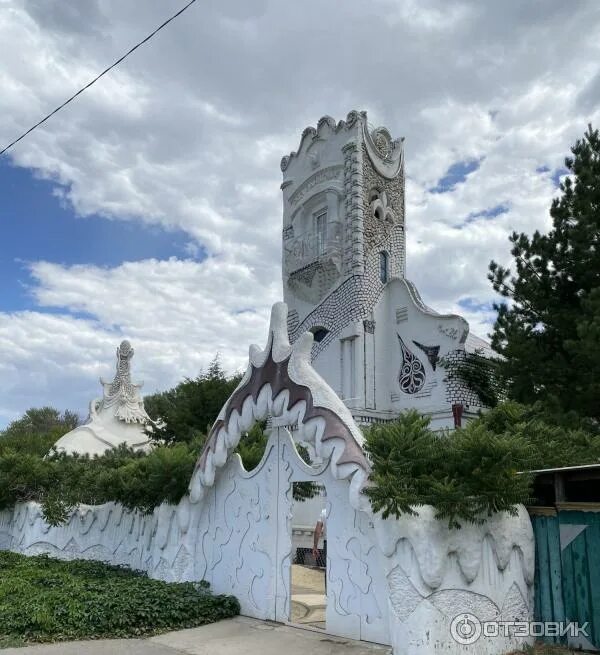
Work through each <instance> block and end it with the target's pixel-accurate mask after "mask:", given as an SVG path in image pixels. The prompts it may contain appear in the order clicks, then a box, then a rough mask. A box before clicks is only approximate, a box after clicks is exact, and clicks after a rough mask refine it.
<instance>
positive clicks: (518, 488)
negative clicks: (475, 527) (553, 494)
mask: <svg viewBox="0 0 600 655" xmlns="http://www.w3.org/2000/svg"><path fill="white" fill-rule="evenodd" d="M428 426H429V421H428V419H426V418H423V417H421V416H420V415H419V414H418V413H417V412H414V411H411V412H407V413H406V414H404V415H403V416H401V417H400V419H399V420H398V421H395V422H393V423H388V424H382V425H375V426H373V427H372V428H371V429H370V430H369V431H368V432H367V433H366V443H365V448H366V451H367V453H368V455H369V458H370V459H371V462H372V465H373V470H372V473H371V477H370V480H371V486H370V487H369V488H368V489H367V490H366V494H367V496H368V497H369V498H370V500H371V503H372V506H373V508H374V509H375V510H376V511H379V510H381V511H382V512H383V514H384V516H389V515H394V516H400V515H401V514H410V513H412V512H413V511H414V510H413V508H415V507H418V506H420V505H432V506H433V507H434V508H435V509H436V511H437V517H438V518H440V519H445V520H447V521H448V522H449V524H450V525H451V526H452V527H458V526H459V525H460V522H461V521H467V522H478V521H480V520H481V518H482V516H486V515H491V514H492V513H494V512H499V511H514V508H515V506H516V505H517V504H519V503H527V502H532V501H531V499H530V496H531V487H532V482H533V480H532V476H531V475H529V474H527V473H526V472H527V471H530V470H535V469H542V468H551V467H554V466H573V465H577V464H590V463H593V462H600V434H598V430H597V428H595V427H594V424H593V423H592V422H589V421H587V420H585V419H578V418H577V417H576V416H574V415H573V416H565V415H564V414H560V413H557V414H553V413H552V410H551V408H548V407H545V406H542V405H540V404H538V405H535V406H531V407H527V406H524V405H519V404H518V403H514V402H507V403H503V404H500V405H498V406H497V407H496V408H495V409H493V410H491V411H489V412H487V413H486V414H484V415H482V416H481V417H480V418H479V419H477V420H474V421H471V422H470V423H469V424H468V425H467V426H466V427H464V428H462V429H459V430H455V431H453V432H450V433H435V432H432V431H431V430H429V427H428Z"/></svg>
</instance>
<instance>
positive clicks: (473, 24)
mask: <svg viewBox="0 0 600 655" xmlns="http://www.w3.org/2000/svg"><path fill="white" fill-rule="evenodd" d="M83 7H84V5H81V6H80V5H79V4H78V3H75V4H73V3H71V4H68V3H67V4H65V3H64V2H61V1H60V0H28V1H27V2H25V0H0V9H1V10H2V11H0V42H1V43H2V44H3V48H2V51H1V52H0V84H1V86H2V94H1V95H0V111H1V112H2V115H3V121H2V122H1V123H0V141H1V142H2V143H7V142H8V141H10V140H12V138H14V137H15V136H16V135H17V134H18V133H19V132H21V131H22V130H24V129H26V128H27V127H29V126H30V125H31V124H32V123H33V122H35V121H36V120H38V119H39V117H40V116H41V115H43V114H44V113H45V112H46V111H48V110H49V109H51V108H53V107H54V106H56V105H57V104H59V103H60V102H61V101H62V100H64V98H65V97H66V96H68V95H69V94H70V93H72V92H73V91H74V90H76V89H77V88H79V86H81V85H82V84H83V83H85V82H87V81H88V80H89V79H90V78H91V77H93V76H94V74H96V73H97V72H98V71H99V70H102V69H103V68H104V67H105V66H106V65H107V64H109V63H110V62H111V61H112V60H114V59H115V58H116V56H118V55H120V54H121V53H122V52H123V51H125V50H126V49H127V48H129V47H130V46H131V45H133V44H134V43H135V42H136V41H138V40H139V39H140V38H142V37H143V36H145V35H146V34H147V33H148V32H149V31H150V30H151V29H152V28H153V27H155V26H156V25H157V24H158V23H160V22H161V21H162V20H163V19H164V18H165V17H166V16H167V14H168V13H169V12H170V11H172V9H173V7H172V6H171V5H169V6H168V7H167V5H166V4H165V3H164V2H161V1H159V0H148V1H147V2H145V3H143V7H142V5H140V4H139V3H124V2H117V0H89V2H86V3H85V9H84V8H83ZM573 44H576V47H573ZM599 44H600V9H599V7H598V4H597V3H596V2H594V0H588V1H587V2H586V1H583V0H582V1H581V2H579V3H577V5H576V6H575V7H573V6H572V5H570V4H568V3H567V4H565V3H564V2H559V1H558V0H549V1H547V2H545V3H544V4H543V7H541V5H539V4H538V3H522V2H520V1H519V0H509V1H507V2H503V3H496V4H493V3H480V2H475V1H474V0H473V1H471V0H464V1H458V0H457V1H455V2H447V1H446V0H427V1H425V0H424V1H421V2H413V1H412V0H411V1H407V2H397V1H395V0H394V1H392V0H380V1H378V2H373V3H370V4H369V3H367V4H365V3H364V2H359V1H358V0H349V1H348V2H345V3H343V5H341V4H339V3H323V2H317V0H309V2H304V3H297V2H291V1H289V2H272V3H268V2H266V0H261V1H260V2H252V3H248V2H243V1H242V0H206V1H205V2H202V3H197V4H196V5H194V6H193V7H192V8H191V9H190V10H189V11H187V12H186V13H185V14H184V15H183V16H182V17H181V18H180V19H178V20H177V21H176V22H174V23H173V24H171V25H170V26H169V27H168V28H167V29H166V30H164V31H163V32H161V33H160V34H159V35H157V37H156V38H155V39H154V40H153V41H151V42H150V43H149V44H147V45H146V46H144V47H143V48H141V49H140V50H138V51H137V52H136V53H134V55H132V56H131V57H130V58H129V59H128V60H127V61H126V62H125V63H124V64H123V65H122V66H120V67H119V68H118V69H117V70H116V71H113V72H112V73H111V74H110V75H108V76H106V77H105V78H103V79H102V80H101V81H100V82H99V83H98V84H96V85H95V86H94V87H93V88H92V89H90V90H89V91H87V92H86V93H85V94H84V95H83V96H81V97H80V98H79V99H78V100H77V101H76V102H74V103H73V104H72V105H70V106H69V107H67V108H66V109H65V110H64V111H63V112H61V113H59V114H58V115H56V116H55V117H53V118H52V119H51V120H50V121H49V122H48V123H47V124H46V125H45V126H44V127H43V128H41V129H39V130H37V131H36V132H34V133H33V134H31V135H30V136H29V137H28V138H27V139H25V140H24V141H23V142H21V143H20V144H19V145H18V146H17V147H16V148H15V149H14V150H13V151H12V153H11V157H12V160H13V162H14V163H15V164H16V165H19V166H27V167H30V168H33V169H35V170H36V171H37V172H38V174H40V175H42V176H44V177H47V178H48V179H52V180H54V181H56V182H57V184H59V185H60V186H58V187H57V193H58V194H60V195H61V196H62V198H63V200H64V201H65V202H67V203H70V204H71V205H72V207H73V208H74V210H75V211H76V212H77V213H78V214H79V215H81V216H82V217H88V218H83V219H82V220H102V219H99V218H98V217H97V216H98V215H99V216H103V217H105V218H107V219H110V220H136V221H141V222H142V223H146V224H148V225H160V226H163V227H165V228H179V229H182V230H184V231H185V232H186V233H187V234H188V235H189V240H190V243H189V245H188V252H189V253H190V254H191V255H195V254H196V253H198V252H199V251H200V250H202V251H205V252H207V253H208V255H209V257H208V259H206V260H204V261H202V262H193V261H177V260H169V261H166V262H156V261H144V262H135V263H127V262H125V263H123V264H122V265H121V266H118V267H116V268H113V269H101V268H97V267H94V266H82V267H71V268H65V267H62V266H59V265H56V264H52V263H49V262H38V263H34V264H33V265H32V274H33V286H32V293H33V296H34V298H35V299H36V301H37V302H39V303H40V305H41V306H43V307H46V308H52V311H53V312H54V313H53V314H51V315H47V314H44V313H43V312H41V311H40V312H30V313H26V314H24V313H22V314H16V315H9V314H0V326H1V327H0V330H1V332H0V334H1V335H2V337H1V340H0V362H1V364H0V366H1V367H3V369H2V370H5V371H7V375H5V376H3V382H0V398H1V400H0V421H1V420H2V415H4V416H5V417H6V416H9V415H13V414H15V413H16V412H18V411H22V410H23V409H25V408H26V407H27V406H28V405H31V404H40V403H41V402H42V401H43V399H46V398H47V399H49V400H48V401H50V400H52V401H53V402H56V404H58V405H60V406H68V405H71V406H73V405H74V404H75V405H77V407H78V408H81V402H82V399H83V398H84V397H85V398H86V399H87V397H88V395H89V392H90V390H92V391H93V390H94V389H95V382H94V379H95V377H96V376H97V372H98V371H97V370H96V367H97V366H98V364H97V363H96V362H105V361H106V360H107V356H108V361H107V363H106V364H102V366H107V367H110V364H111V361H110V360H111V358H112V352H113V350H114V347H115V346H116V343H117V342H118V339H119V338H121V335H124V336H125V335H126V336H130V337H131V338H132V341H133V342H134V345H135V346H137V349H138V353H139V355H138V358H137V362H136V364H137V366H138V368H139V369H140V372H141V373H143V375H144V377H146V378H147V380H148V385H149V387H152V385H156V386H159V385H163V386H168V385H169V384H172V383H174V382H175V381H177V379H179V378H181V377H182V376H183V375H193V374H195V373H196V372H197V371H198V369H199V368H200V367H201V366H206V364H207V362H208V361H209V360H210V358H211V357H212V356H213V354H214V353H215V351H216V350H220V351H221V352H222V354H223V358H224V363H225V364H226V365H227V366H228V367H229V368H235V367H236V366H238V365H239V363H241V361H243V358H244V353H245V350H246V347H247V345H248V344H249V343H250V342H251V341H257V340H258V341H259V342H262V340H263V338H264V332H265V328H266V323H265V319H266V315H267V307H268V305H269V304H270V303H271V302H272V301H273V300H276V299H277V298H278V297H279V295H280V279H279V275H280V271H279V266H280V257H281V250H280V229H281V224H280V221H281V205H280V202H281V201H280V195H279V194H280V192H279V183H280V174H279V159H280V157H281V156H282V155H283V154H286V152H289V151H290V150H292V149H295V148H296V147H297V144H298V141H299V137H300V133H301V131H302V129H303V128H304V126H305V125H306V124H316V121H317V119H318V118H319V117H320V116H321V115H323V114H331V115H333V116H334V117H336V118H342V117H344V116H345V115H346V113H347V112H348V110H350V109H354V108H356V109H368V110H369V114H370V118H371V120H372V121H374V122H377V123H384V124H386V125H387V126H388V127H389V128H390V129H391V130H392V132H393V133H394V134H397V135H399V134H402V135H404V136H406V161H407V173H408V175H409V178H410V179H409V182H408V184H407V196H408V197H407V234H408V240H409V241H408V244H409V252H408V273H409V276H410V277H411V278H412V279H413V280H414V281H415V282H416V283H417V285H418V286H419V288H420V289H421V292H422V294H423V296H424V299H425V301H426V302H427V303H428V304H430V305H432V306H433V307H436V308H438V309H440V310H443V311H447V310H455V311H456V310H459V307H458V304H457V303H458V301H459V300H460V299H465V298H471V299H473V302H475V303H480V304H485V303H488V302H489V301H490V300H491V299H492V298H493V294H492V292H491V288H490V286H489V284H488V282H487V280H486V271H487V264H488V262H489V260H490V259H492V258H495V259H498V260H499V261H501V262H503V263H506V262H508V260H509V245H508V241H507V236H508V234H509V233H510V232H511V231H512V230H513V229H516V230H525V231H528V232H530V231H532V230H534V229H536V228H540V229H546V228H547V227H548V214H547V210H548V207H549V203H550V200H551V197H552V195H553V193H555V190H554V188H553V185H552V181H551V173H538V172H536V168H539V167H541V166H548V167H550V168H551V169H552V170H554V169H557V168H559V167H560V166H561V165H562V160H563V158H564V156H565V155H566V154H568V148H569V146H570V145H571V144H572V143H573V142H574V140H575V139H576V138H578V137H579V136H580V135H581V134H582V132H583V131H584V129H585V126H586V125H587V123H588V122H589V121H590V120H592V121H594V122H595V123H598V122H599V119H600V111H599V109H598V108H599V107H600V102H598V101H599V100H600V96H599V92H600V85H599V84H598V79H600V72H599V69H600V66H599V64H598V62H599V61H600V59H599V57H598V54H599V50H600V45H599ZM474 158H476V159H480V160H481V165H480V168H479V169H478V170H477V171H475V172H473V173H471V174H470V175H469V176H468V178H467V180H466V181H465V182H464V183H463V184H458V185H457V186H456V187H455V188H454V190H452V191H450V192H448V193H444V194H433V193H431V192H430V191H429V189H431V188H432V187H433V186H435V184H436V183H437V181H438V180H439V179H440V178H441V177H443V175H444V174H445V172H446V171H447V169H448V168H449V167H450V166H451V165H452V164H453V163H456V162H458V161H464V160H470V159H474ZM498 205H506V206H507V207H508V209H509V211H508V212H506V213H502V214H500V215H498V216H497V217H495V218H493V219H487V220H486V219H485V218H483V217H481V218H479V219H477V220H475V221H474V222H472V223H471V224H470V225H469V226H468V227H467V228H465V229H462V230H459V229H457V228H456V227H455V226H457V225H461V224H463V223H464V222H465V220H466V218H467V216H469V215H470V214H473V213H476V212H481V211H485V210H489V209H490V208H492V207H497V206H498ZM24 218H25V217H24ZM244 309H252V310H254V313H252V312H245V313H242V314H237V313H236V312H239V311H240V310H244ZM0 310H1V305H0ZM56 312H61V313H56ZM78 313H84V315H85V316H87V317H88V318H82V317H81V316H79V314H78ZM463 313H465V312H464V311H463ZM466 317H467V318H468V319H469V320H471V321H472V323H473V325H474V328H475V331H477V330H479V331H480V332H483V333H485V332H486V331H487V330H488V328H487V327H486V325H485V320H487V319H489V315H488V314H486V313H485V312H484V313H482V312H477V311H473V312H471V313H466ZM107 353H108V355H107ZM28 385H29V386H28ZM28 389H29V390H28ZM44 402H45V401H44Z"/></svg>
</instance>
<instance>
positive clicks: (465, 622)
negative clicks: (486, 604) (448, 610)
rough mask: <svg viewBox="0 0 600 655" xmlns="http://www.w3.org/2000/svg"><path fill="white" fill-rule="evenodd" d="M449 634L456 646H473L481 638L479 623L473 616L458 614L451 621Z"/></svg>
mask: <svg viewBox="0 0 600 655" xmlns="http://www.w3.org/2000/svg"><path fill="white" fill-rule="evenodd" d="M450 633H451V634H452V638H453V639H454V641H456V642H457V643H458V644H462V645H463V646H468V645H470V644H474V643H475V642H476V641H477V640H478V639H479V637H481V621H480V620H479V619H478V618H477V617H476V616H473V614H459V615H458V616H455V617H454V618H453V619H452V623H451V624H450Z"/></svg>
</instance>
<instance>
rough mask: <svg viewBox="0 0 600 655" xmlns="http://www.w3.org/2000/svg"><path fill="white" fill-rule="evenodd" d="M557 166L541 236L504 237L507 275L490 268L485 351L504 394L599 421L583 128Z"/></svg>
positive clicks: (597, 157) (594, 235) (592, 169)
mask: <svg viewBox="0 0 600 655" xmlns="http://www.w3.org/2000/svg"><path fill="white" fill-rule="evenodd" d="M571 152H572V156H571V157H568V158H567V159H566V160H565V166H566V167H567V169H568V172H569V173H570V175H568V176H567V177H566V179H565V181H564V182H563V183H561V185H560V190H561V192H562V195H561V196H560V197H558V198H555V199H554V201H553V202H552V206H551V209H550V215H551V217H552V225H553V226H552V229H551V230H550V232H548V234H541V233H540V232H537V231H536V232H535V233H534V234H533V236H532V237H529V236H527V235H526V234H523V233H521V234H517V233H516V232H515V233H513V234H512V236H511V237H510V242H511V243H512V250H511V253H512V256H513V257H514V266H515V270H514V272H511V270H510V269H508V268H505V267H503V266H500V265H498V264H497V263H496V262H491V263H490V273H489V276H488V277H489V279H490V281H491V282H492V285H493V287H494V289H495V290H496V291H497V292H499V293H500V294H501V295H502V296H504V297H505V298H507V299H509V301H510V303H508V302H506V301H505V302H502V303H499V304H497V305H496V306H495V308H496V310H497V312H498V316H497V319H496V323H495V326H494V332H493V337H492V346H493V347H494V348H495V350H496V351H497V352H499V353H500V354H502V355H503V356H504V357H505V358H506V359H505V362H504V364H503V367H504V372H505V375H506V377H507V379H508V380H509V395H510V397H512V398H513V399H515V400H518V401H520V402H523V403H529V404H532V403H534V402H536V401H537V400H544V401H551V402H554V403H558V405H559V406H560V407H561V408H562V409H563V410H565V411H569V410H575V411H577V412H578V413H580V414H582V415H583V416H588V417H592V418H594V419H596V420H598V419H600V402H599V400H598V399H599V398H600V355H599V354H598V350H599V349H598V343H599V342H598V337H599V335H600V136H599V133H598V130H593V129H592V127H591V126H589V128H588V130H587V132H586V133H585V134H584V137H583V138H582V139H580V140H578V141H577V142H576V144H575V145H574V146H573V148H572V149H571Z"/></svg>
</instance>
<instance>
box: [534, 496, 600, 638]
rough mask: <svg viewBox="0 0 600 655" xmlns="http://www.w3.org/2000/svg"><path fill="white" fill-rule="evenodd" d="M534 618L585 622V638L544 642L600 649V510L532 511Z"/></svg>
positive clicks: (538, 619)
mask: <svg viewBox="0 0 600 655" xmlns="http://www.w3.org/2000/svg"><path fill="white" fill-rule="evenodd" d="M531 520H532V523H533V530H534V534H535V542H536V570H535V575H536V580H535V619H536V621H556V622H570V621H571V622H577V623H579V624H580V625H583V624H584V623H587V624H588V627H587V632H588V635H589V636H588V638H587V639H586V638H585V637H582V636H579V637H577V638H576V639H573V638H572V637H569V638H565V637H562V638H560V637H554V638H553V637H547V638H546V641H550V642H555V643H562V644H568V645H569V646H572V647H576V648H583V649H585V650H600V509H598V510H597V511H580V510H561V509H559V510H558V511H555V512H552V511H546V512H544V513H542V514H538V513H537V512H535V510H532V517H531Z"/></svg>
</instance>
